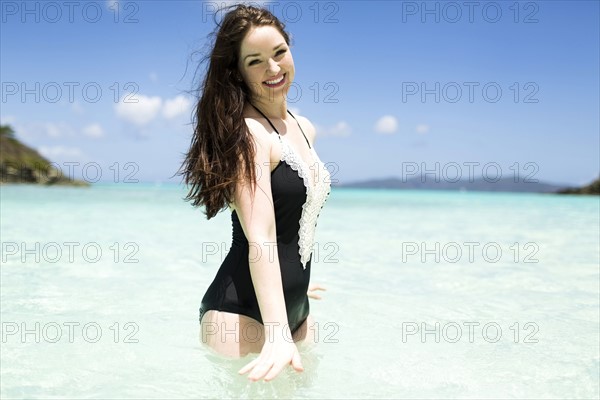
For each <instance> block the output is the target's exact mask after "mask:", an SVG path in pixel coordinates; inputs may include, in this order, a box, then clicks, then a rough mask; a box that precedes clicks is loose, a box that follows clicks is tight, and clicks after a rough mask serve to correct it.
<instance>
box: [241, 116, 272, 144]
mask: <svg viewBox="0 0 600 400" xmlns="http://www.w3.org/2000/svg"><path fill="white" fill-rule="evenodd" d="M244 121H246V125H247V126H248V131H249V132H250V135H252V137H253V138H254V141H255V142H256V143H257V144H260V145H267V146H268V147H270V145H269V144H270V143H271V140H270V139H271V137H270V135H269V132H267V130H266V129H265V127H264V125H263V124H261V123H260V122H258V121H257V120H256V119H254V118H251V117H245V118H244Z"/></svg>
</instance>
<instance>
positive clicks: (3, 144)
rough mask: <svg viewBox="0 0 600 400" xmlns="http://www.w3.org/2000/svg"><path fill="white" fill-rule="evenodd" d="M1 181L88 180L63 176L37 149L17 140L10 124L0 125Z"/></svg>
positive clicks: (69, 182)
mask: <svg viewBox="0 0 600 400" xmlns="http://www.w3.org/2000/svg"><path fill="white" fill-rule="evenodd" d="M2 183H37V184H42V185H73V186H89V183H88V182H84V181H78V180H73V179H71V178H69V177H68V176H65V175H64V174H63V173H62V172H61V171H60V170H58V169H56V168H55V167H53V166H52V164H51V162H50V161H48V160H46V159H45V158H44V157H42V156H41V155H40V154H39V153H38V152H37V151H35V150H34V149H32V148H31V147H28V146H26V145H24V144H23V143H21V142H19V140H18V139H17V138H15V132H14V130H13V129H12V128H11V127H10V125H0V184H2Z"/></svg>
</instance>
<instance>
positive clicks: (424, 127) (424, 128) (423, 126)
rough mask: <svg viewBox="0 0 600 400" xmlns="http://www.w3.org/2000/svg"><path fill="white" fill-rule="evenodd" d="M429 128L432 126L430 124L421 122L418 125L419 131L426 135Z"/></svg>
mask: <svg viewBox="0 0 600 400" xmlns="http://www.w3.org/2000/svg"><path fill="white" fill-rule="evenodd" d="M429 128H430V126H429V125H427V124H419V125H417V133H420V134H422V135H424V134H426V133H427V132H429Z"/></svg>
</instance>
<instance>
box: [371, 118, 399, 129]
mask: <svg viewBox="0 0 600 400" xmlns="http://www.w3.org/2000/svg"><path fill="white" fill-rule="evenodd" d="M397 129H398V120H397V119H396V117H394V116H392V115H384V116H383V117H381V118H379V120H377V123H376V124H375V131H376V132H379V133H395V132H396V130H397Z"/></svg>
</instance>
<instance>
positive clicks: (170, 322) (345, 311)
mask: <svg viewBox="0 0 600 400" xmlns="http://www.w3.org/2000/svg"><path fill="white" fill-rule="evenodd" d="M0 193H1V195H0V196H1V197H0V200H1V217H2V218H1V225H0V227H1V234H2V268H1V278H2V279H1V284H0V288H1V297H0V300H1V320H2V343H1V345H2V351H1V366H0V370H1V371H0V372H1V375H0V380H1V382H2V384H1V390H0V397H2V398H3V399H4V398H23V397H26V398H139V399H142V398H169V399H175V398H177V399H182V398H357V399H358V398H484V399H495V398H594V397H596V398H597V397H598V396H599V395H600V383H599V375H600V356H599V351H600V350H599V345H598V338H599V335H600V321H599V318H600V317H599V311H600V304H599V296H600V287H599V285H600V271H599V264H600V248H599V245H598V243H599V241H598V240H599V238H600V222H599V221H600V202H599V200H598V197H577V196H555V195H537V194H501V193H458V192H424V191H379V190H350V189H338V188H334V190H333V192H332V194H331V196H330V198H329V200H328V202H327V204H326V205H325V208H324V209H323V210H322V213H321V216H320V219H319V223H318V226H317V233H316V244H315V253H314V255H313V257H314V259H313V269H312V280H313V282H318V283H322V284H323V285H324V286H326V287H327V291H326V292H324V293H323V300H320V301H316V300H311V313H312V314H313V316H314V317H315V320H316V321H317V323H318V325H316V326H315V328H314V329H316V331H317V332H318V333H319V339H318V341H317V343H316V345H315V346H312V347H309V348H303V349H302V351H301V354H302V362H303V365H304V368H305V371H304V372H303V373H296V372H294V371H293V370H291V368H288V369H287V370H285V372H284V373H282V374H281V375H280V376H279V377H278V378H277V379H275V380H274V381H272V382H268V383H265V382H257V383H252V382H249V381H248V380H247V379H246V377H245V376H238V374H237V371H238V370H239V369H240V368H241V367H242V366H243V365H245V364H246V363H247V362H249V361H250V360H251V359H252V358H253V357H254V356H249V357H246V358H243V359H238V360H231V359H227V358H224V357H221V356H219V355H216V354H214V353H212V352H211V351H210V350H208V349H206V348H204V347H202V346H201V345H200V343H199V340H198V333H199V332H198V306H199V304H200V300H201V298H202V296H203V295H204V291H205V290H206V288H207V287H208V285H209V284H210V282H211V281H212V279H213V277H214V274H215V272H216V270H217V268H218V266H219V264H220V262H221V260H222V259H223V258H224V257H225V255H226V253H227V249H228V247H229V244H230V235H231V225H230V219H229V214H228V213H226V212H224V213H222V214H220V215H219V216H218V217H216V218H215V219H214V220H211V221H206V220H205V218H204V216H203V215H202V213H201V212H200V211H199V210H194V209H192V208H191V207H190V206H189V204H187V203H185V202H183V201H182V200H181V198H182V197H183V196H184V195H185V191H184V190H183V189H182V188H180V187H177V186H174V185H162V186H160V185H158V186H154V185H143V184H130V185H129V186H127V185H100V186H95V187H92V188H89V189H78V188H58V187H56V188H42V187H34V186H2V187H1V190H0ZM36 246H37V247H36ZM436 246H437V247H436ZM69 249H72V250H73V251H72V252H71V253H69ZM84 249H85V250H84ZM98 249H99V250H100V252H101V253H98V252H97V251H98ZM436 258H437V259H436ZM36 323H37V324H38V325H36Z"/></svg>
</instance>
